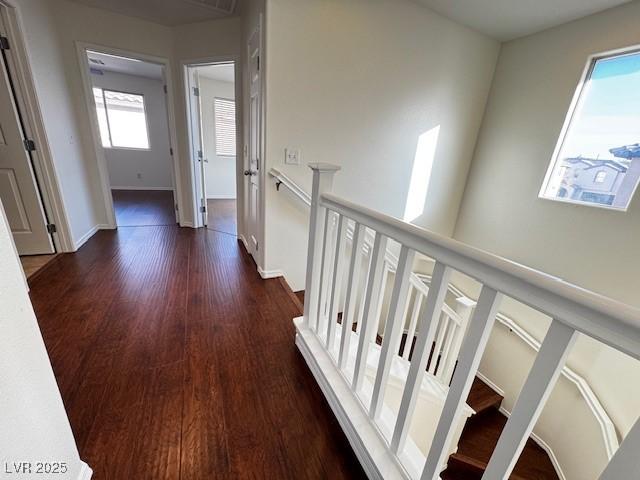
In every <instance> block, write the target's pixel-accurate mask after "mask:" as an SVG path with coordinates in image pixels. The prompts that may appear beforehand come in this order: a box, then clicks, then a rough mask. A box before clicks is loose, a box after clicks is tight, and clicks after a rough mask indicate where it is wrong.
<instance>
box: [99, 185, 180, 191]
mask: <svg viewBox="0 0 640 480" xmlns="http://www.w3.org/2000/svg"><path fill="white" fill-rule="evenodd" d="M111 190H152V191H156V190H157V191H163V192H171V191H173V187H140V186H136V187H111Z"/></svg>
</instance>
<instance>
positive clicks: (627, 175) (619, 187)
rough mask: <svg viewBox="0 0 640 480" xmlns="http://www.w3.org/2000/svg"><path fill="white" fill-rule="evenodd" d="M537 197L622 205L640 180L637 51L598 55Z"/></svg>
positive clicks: (639, 64) (639, 68)
mask: <svg viewBox="0 0 640 480" xmlns="http://www.w3.org/2000/svg"><path fill="white" fill-rule="evenodd" d="M568 119H569V120H568V121H569V124H568V127H567V128H566V131H565V133H564V136H563V138H561V139H560V142H561V143H560V147H559V148H558V149H557V154H556V157H555V158H554V159H553V160H552V162H551V165H550V167H549V172H548V173H547V178H546V180H545V184H544V185H543V188H542V191H541V196H543V197H545V198H550V199H554V200H560V201H568V202H574V203H584V204H596V205H601V206H606V207H611V208H617V209H622V210H624V209H626V208H627V207H628V206H629V203H630V201H631V198H632V196H633V194H634V192H635V189H636V187H637V185H638V181H639V180H640V52H638V51H635V52H632V53H626V54H619V55H614V56H608V57H603V58H599V59H596V60H595V61H594V62H593V63H592V65H591V68H590V70H589V72H588V74H587V78H586V79H585V80H584V83H583V85H582V88H581V92H580V95H579V98H578V101H577V103H576V106H575V108H574V110H573V111H571V112H569V117H568Z"/></svg>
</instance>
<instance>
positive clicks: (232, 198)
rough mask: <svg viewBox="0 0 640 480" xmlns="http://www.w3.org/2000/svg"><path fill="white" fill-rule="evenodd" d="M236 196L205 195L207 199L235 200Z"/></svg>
mask: <svg viewBox="0 0 640 480" xmlns="http://www.w3.org/2000/svg"><path fill="white" fill-rule="evenodd" d="M237 198H238V197H237V196H235V197H207V200H236V199H237Z"/></svg>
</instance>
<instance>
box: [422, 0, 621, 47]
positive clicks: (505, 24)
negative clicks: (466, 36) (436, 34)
mask: <svg viewBox="0 0 640 480" xmlns="http://www.w3.org/2000/svg"><path fill="white" fill-rule="evenodd" d="M414 1H417V2H418V3H421V4H423V5H426V6H427V7H429V8H431V9H433V10H435V11H436V12H438V13H440V14H442V15H444V16H445V17H448V18H450V19H451V20H453V21H455V22H458V23H462V24H463V25H466V26H468V27H471V28H473V29H474V30H477V31H479V32H481V33H484V34H485V35H489V36H491V37H493V38H495V39H497V40H502V41H505V40H513V39H514V38H518V37H523V36H525V35H530V34H532V33H536V32H540V31H542V30H546V29H547V28H551V27H555V26H557V25H561V24H563V23H566V22H570V21H571V20H576V19H578V18H581V17H585V16H587V15H591V14H593V13H597V12H600V11H602V10H606V9H608V8H611V7H615V6H618V5H622V4H623V3H629V2H630V1H632V0H414Z"/></svg>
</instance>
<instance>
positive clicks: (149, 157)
mask: <svg viewBox="0 0 640 480" xmlns="http://www.w3.org/2000/svg"><path fill="white" fill-rule="evenodd" d="M84 55H85V56H86V63H87V67H88V68H87V78H88V80H89V83H90V99H91V100H92V101H91V102H90V105H91V108H92V109H93V110H94V114H95V115H94V118H95V120H96V126H97V132H96V134H97V137H98V139H97V140H98V141H97V142H96V143H97V147H98V149H100V150H101V153H102V155H103V158H104V165H105V167H106V175H105V176H106V181H107V183H108V197H107V198H106V202H107V203H109V202H110V203H111V205H112V206H113V214H114V219H115V224H116V225H117V226H118V227H132V226H152V225H175V224H176V222H177V221H178V217H177V208H178V202H177V195H176V181H175V174H174V171H175V165H174V157H173V146H172V141H171V136H170V128H169V124H170V123H169V114H168V103H169V102H168V98H167V94H168V88H167V82H166V71H165V69H166V66H165V65H164V64H162V63H159V62H154V61H148V60H143V59H140V58H134V57H129V56H124V55H120V54H114V53H111V52H106V51H101V50H100V49H98V48H86V49H84Z"/></svg>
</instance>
